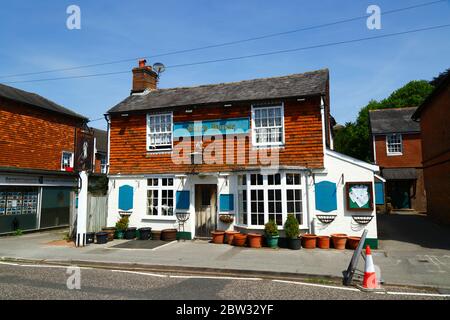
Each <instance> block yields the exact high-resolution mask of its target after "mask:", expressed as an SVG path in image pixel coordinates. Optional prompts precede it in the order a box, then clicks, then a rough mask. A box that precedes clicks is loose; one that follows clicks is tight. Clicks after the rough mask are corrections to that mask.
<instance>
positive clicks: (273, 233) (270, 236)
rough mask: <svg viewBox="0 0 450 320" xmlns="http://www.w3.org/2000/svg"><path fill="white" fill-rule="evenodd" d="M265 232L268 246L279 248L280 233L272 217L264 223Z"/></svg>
mask: <svg viewBox="0 0 450 320" xmlns="http://www.w3.org/2000/svg"><path fill="white" fill-rule="evenodd" d="M264 233H265V235H266V242H267V246H268V247H269V248H277V247H278V238H279V237H280V235H279V233H278V226H277V224H276V223H275V220H273V219H271V220H269V222H267V223H266V224H265V225H264Z"/></svg>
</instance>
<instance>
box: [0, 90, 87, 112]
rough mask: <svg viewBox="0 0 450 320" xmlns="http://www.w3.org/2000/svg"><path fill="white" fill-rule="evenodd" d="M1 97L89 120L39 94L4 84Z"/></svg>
mask: <svg viewBox="0 0 450 320" xmlns="http://www.w3.org/2000/svg"><path fill="white" fill-rule="evenodd" d="M0 97H4V98H7V99H10V100H14V101H18V102H22V103H26V104H28V105H31V106H34V107H38V108H42V109H46V110H50V111H53V112H57V113H60V114H64V115H68V116H71V117H74V118H79V119H82V120H88V119H87V118H86V117H84V116H82V115H80V114H78V113H76V112H73V111H72V110H69V109H67V108H65V107H63V106H61V105H59V104H56V103H54V102H53V101H50V100H48V99H46V98H44V97H42V96H40V95H38V94H35V93H31V92H27V91H23V90H20V89H17V88H13V87H10V86H7V85H4V84H0Z"/></svg>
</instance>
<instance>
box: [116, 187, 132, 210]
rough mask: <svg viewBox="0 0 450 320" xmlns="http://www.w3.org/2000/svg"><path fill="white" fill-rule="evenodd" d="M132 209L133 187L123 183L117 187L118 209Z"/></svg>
mask: <svg viewBox="0 0 450 320" xmlns="http://www.w3.org/2000/svg"><path fill="white" fill-rule="evenodd" d="M131 209H133V187H132V186H129V185H124V186H121V187H120V188H119V210H123V211H128V210H131Z"/></svg>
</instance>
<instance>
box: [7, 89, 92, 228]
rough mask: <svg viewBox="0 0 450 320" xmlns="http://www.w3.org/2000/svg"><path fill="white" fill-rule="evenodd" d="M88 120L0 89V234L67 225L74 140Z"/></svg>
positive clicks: (23, 94) (34, 96) (44, 101)
mask: <svg viewBox="0 0 450 320" xmlns="http://www.w3.org/2000/svg"><path fill="white" fill-rule="evenodd" d="M87 121H88V119H86V118H85V117H83V116H81V115H79V114H77V113H75V112H73V111H71V110H68V109H66V108H64V107H62V106H60V105H58V104H56V103H54V102H52V101H49V100H47V99H45V98H43V97H41V96H39V95H37V94H33V93H30V92H25V91H23V90H19V89H16V88H12V87H9V86H6V85H2V84H0V233H7V232H11V231H14V230H17V229H20V230H34V229H45V228H51V227H57V226H65V225H68V224H69V213H70V210H71V209H70V208H71V197H72V191H73V190H74V187H75V186H76V185H77V180H76V175H75V174H74V173H73V167H74V152H75V138H76V135H77V132H79V130H81V129H82V128H83V126H84V125H85V124H86V123H87Z"/></svg>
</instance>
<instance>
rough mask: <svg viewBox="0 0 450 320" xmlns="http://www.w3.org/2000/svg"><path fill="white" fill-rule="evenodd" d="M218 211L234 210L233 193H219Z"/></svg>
mask: <svg viewBox="0 0 450 320" xmlns="http://www.w3.org/2000/svg"><path fill="white" fill-rule="evenodd" d="M220 211H221V212H226V211H234V194H221V195H220Z"/></svg>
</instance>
